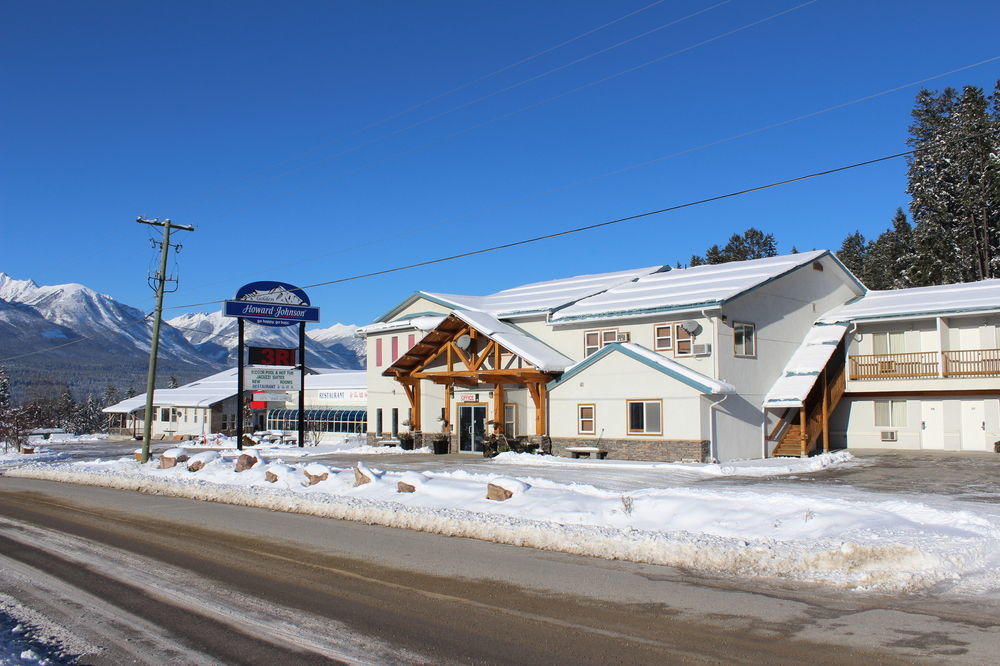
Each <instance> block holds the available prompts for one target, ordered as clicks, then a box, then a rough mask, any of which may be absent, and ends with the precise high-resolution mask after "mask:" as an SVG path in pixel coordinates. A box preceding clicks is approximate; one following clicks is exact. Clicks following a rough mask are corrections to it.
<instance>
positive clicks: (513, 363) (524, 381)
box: [382, 314, 562, 435]
mask: <svg viewBox="0 0 1000 666" xmlns="http://www.w3.org/2000/svg"><path fill="white" fill-rule="evenodd" d="M382 374H383V375H384V376H386V377H393V378H394V379H396V381H398V382H399V383H400V384H401V385H402V386H403V390H404V391H405V392H406V397H407V399H409V401H410V407H411V408H412V416H411V417H410V420H411V424H412V428H413V430H414V431H419V430H420V429H421V427H420V381H421V380H429V381H431V382H433V383H435V384H439V385H442V386H443V387H444V405H445V410H444V412H445V419H446V421H445V427H446V428H447V427H448V426H449V423H448V421H447V419H449V418H450V416H451V390H452V388H453V387H455V386H460V387H474V386H478V385H479V384H492V385H493V386H494V387H495V388H494V389H493V391H494V396H493V418H492V420H493V422H494V424H495V426H494V428H495V429H496V430H500V429H502V428H503V422H504V414H503V405H504V400H503V395H504V389H505V387H509V386H511V385H524V386H526V387H527V389H528V393H529V395H530V396H531V400H532V402H533V403H534V406H535V434H536V435H544V434H546V423H547V421H548V419H547V418H546V404H547V402H548V396H547V387H546V384H548V382H550V381H552V380H553V379H555V378H556V377H558V376H559V375H560V374H562V373H561V372H545V371H542V370H539V369H538V368H537V367H536V366H534V365H532V364H531V362H529V361H528V360H526V359H524V358H522V357H521V356H519V355H517V354H515V353H513V352H511V351H509V350H508V349H506V348H505V347H504V346H503V345H502V344H500V343H499V342H497V341H496V340H494V339H492V338H490V336H489V335H487V334H486V333H483V332H481V331H479V330H477V329H476V328H475V327H474V326H472V325H470V324H468V323H466V322H465V321H463V320H462V319H461V318H459V317H457V316H455V315H454V314H451V315H449V316H447V317H446V318H445V319H444V320H443V321H442V322H441V323H440V324H438V325H437V326H436V327H435V328H434V330H432V331H430V332H429V333H428V334H427V335H425V336H424V337H423V339H421V340H420V341H419V342H417V343H416V344H415V345H414V346H413V347H412V348H410V349H409V350H408V351H407V352H406V353H405V354H403V355H402V356H401V357H399V359H397V360H396V362H394V363H393V364H392V365H391V366H389V367H388V368H386V370H385V371H384V372H383V373H382Z"/></svg>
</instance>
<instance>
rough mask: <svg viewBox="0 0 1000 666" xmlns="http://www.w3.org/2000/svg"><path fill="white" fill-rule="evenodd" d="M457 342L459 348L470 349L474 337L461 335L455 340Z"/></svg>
mask: <svg viewBox="0 0 1000 666" xmlns="http://www.w3.org/2000/svg"><path fill="white" fill-rule="evenodd" d="M455 344H456V345H458V348H459V349H468V348H469V345H470V344H472V338H470V337H469V336H468V335H460V336H458V339H457V340H455Z"/></svg>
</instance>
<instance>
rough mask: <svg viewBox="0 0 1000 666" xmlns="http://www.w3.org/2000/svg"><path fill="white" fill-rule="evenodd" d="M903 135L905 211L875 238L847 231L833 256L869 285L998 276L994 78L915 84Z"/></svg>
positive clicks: (999, 193) (999, 152) (999, 156)
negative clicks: (981, 83) (989, 84)
mask: <svg viewBox="0 0 1000 666" xmlns="http://www.w3.org/2000/svg"><path fill="white" fill-rule="evenodd" d="M912 116H913V121H912V124H911V125H910V127H909V134H910V138H909V139H908V141H907V143H908V144H909V146H910V147H911V148H912V149H913V151H914V152H913V154H912V155H910V157H909V159H908V169H907V188H906V193H907V194H909V195H910V204H909V213H910V218H909V220H908V219H907V216H906V213H905V212H904V211H903V210H902V209H901V208H900V209H897V210H896V213H895V215H894V216H893V218H892V221H891V226H890V227H889V228H888V229H886V230H885V231H884V232H882V233H881V234H880V235H879V236H878V237H877V238H874V239H871V240H866V239H865V237H864V236H863V235H862V234H861V233H860V232H857V231H856V232H854V233H852V234H850V235H849V236H847V237H846V238H845V239H844V241H843V244H842V245H841V248H840V250H839V251H838V252H837V256H838V257H839V258H840V259H841V261H843V262H844V264H845V265H846V266H847V267H848V268H850V269H851V271H853V272H854V273H855V275H857V276H858V277H859V278H860V279H861V281H862V282H864V283H865V285H867V286H868V287H869V288H871V289H900V288H905V287H926V286H930V285H936V284H952V283H956V282H973V281H976V280H984V279H989V278H996V277H1000V81H998V82H997V85H996V87H995V88H994V90H993V93H992V94H991V95H986V94H985V93H984V92H983V90H982V88H977V87H975V86H966V87H965V88H964V89H963V90H962V92H961V93H959V92H958V91H957V90H955V89H953V88H946V89H944V90H943V91H941V92H940V93H936V92H931V91H928V90H922V91H920V93H919V94H918V95H917V99H916V103H915V104H914V108H913V112H912Z"/></svg>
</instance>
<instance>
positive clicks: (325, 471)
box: [302, 463, 330, 486]
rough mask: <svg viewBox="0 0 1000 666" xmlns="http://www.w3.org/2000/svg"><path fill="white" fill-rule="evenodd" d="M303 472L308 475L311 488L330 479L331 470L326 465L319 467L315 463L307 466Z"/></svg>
mask: <svg viewBox="0 0 1000 666" xmlns="http://www.w3.org/2000/svg"><path fill="white" fill-rule="evenodd" d="M302 472H303V473H304V474H305V475H306V479H307V480H308V485H310V486H315V485H316V484H317V483H319V482H320V481H326V480H327V479H329V478H330V468H329V467H326V466H325V465H317V464H315V463H313V464H311V465H306V466H305V469H303V470H302Z"/></svg>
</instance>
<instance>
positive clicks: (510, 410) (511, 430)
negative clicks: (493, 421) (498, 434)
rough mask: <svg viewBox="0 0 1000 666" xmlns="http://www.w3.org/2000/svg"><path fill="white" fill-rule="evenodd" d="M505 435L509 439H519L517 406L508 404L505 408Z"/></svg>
mask: <svg viewBox="0 0 1000 666" xmlns="http://www.w3.org/2000/svg"><path fill="white" fill-rule="evenodd" d="M503 434H504V435H505V436H507V437H517V405H515V404H513V403H509V402H508V403H506V404H505V405H504V406H503Z"/></svg>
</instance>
